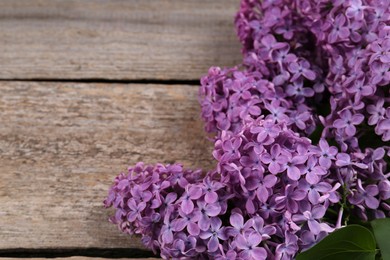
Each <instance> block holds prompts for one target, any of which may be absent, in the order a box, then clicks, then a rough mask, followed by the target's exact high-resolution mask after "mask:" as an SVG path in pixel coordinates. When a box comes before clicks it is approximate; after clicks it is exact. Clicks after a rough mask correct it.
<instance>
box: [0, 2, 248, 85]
mask: <svg viewBox="0 0 390 260" xmlns="http://www.w3.org/2000/svg"><path fill="white" fill-rule="evenodd" d="M238 6H239V0H213V1H208V0H158V1H157V0H126V1H125V0H111V1H104V0H93V1H80V0H66V1H63V0H17V1H16V0H2V1H0V47H1V51H0V66H1V70H0V79H1V78H2V79H37V78H40V79H91V78H92V79H117V80H134V79H164V80H168V79H174V80H185V79H191V80H195V79H199V77H200V76H201V75H203V74H205V73H206V72H207V70H208V68H209V67H210V66H222V67H225V66H234V65H236V64H238V63H239V62H240V61H241V55H240V51H239V50H240V45H239V43H238V41H237V39H236V36H235V32H234V27H233V19H234V14H235V12H236V11H237V9H238Z"/></svg>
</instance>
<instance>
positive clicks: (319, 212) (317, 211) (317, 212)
mask: <svg viewBox="0 0 390 260" xmlns="http://www.w3.org/2000/svg"><path fill="white" fill-rule="evenodd" d="M325 213H326V208H325V207H324V206H319V207H314V208H313V209H312V212H311V214H312V216H313V218H315V219H320V218H322V217H323V216H324V215H325Z"/></svg>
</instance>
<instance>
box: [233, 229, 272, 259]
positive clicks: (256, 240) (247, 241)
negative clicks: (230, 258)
mask: <svg viewBox="0 0 390 260" xmlns="http://www.w3.org/2000/svg"><path fill="white" fill-rule="evenodd" d="M235 242H236V246H237V248H238V249H240V250H243V251H241V252H240V256H241V257H242V258H243V259H254V260H261V259H266V258H267V251H265V249H264V248H262V247H258V245H259V244H260V242H261V236H260V235H259V234H257V233H255V232H250V233H248V234H244V235H241V234H239V235H237V237H236V239H235Z"/></svg>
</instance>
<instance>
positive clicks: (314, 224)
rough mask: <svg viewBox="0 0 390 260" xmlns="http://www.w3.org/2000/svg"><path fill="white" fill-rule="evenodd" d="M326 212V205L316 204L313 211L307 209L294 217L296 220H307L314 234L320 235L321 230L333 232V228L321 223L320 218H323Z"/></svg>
mask: <svg viewBox="0 0 390 260" xmlns="http://www.w3.org/2000/svg"><path fill="white" fill-rule="evenodd" d="M325 212H326V208H325V207H324V206H315V207H313V208H312V209H311V211H305V212H303V213H302V214H296V215H293V217H292V219H293V221H295V222H298V223H300V222H302V221H305V222H306V223H307V225H308V227H309V229H310V231H311V232H312V233H313V234H314V235H318V234H319V233H320V232H321V231H325V232H328V233H329V232H332V231H333V229H332V228H331V227H329V225H327V224H326V223H319V222H318V220H319V219H321V218H322V217H323V216H324V215H325Z"/></svg>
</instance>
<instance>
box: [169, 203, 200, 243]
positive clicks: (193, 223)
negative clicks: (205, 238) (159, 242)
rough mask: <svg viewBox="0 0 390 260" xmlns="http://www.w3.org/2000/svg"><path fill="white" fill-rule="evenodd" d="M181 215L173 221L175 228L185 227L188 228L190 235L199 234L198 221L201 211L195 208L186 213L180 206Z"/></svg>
mask: <svg viewBox="0 0 390 260" xmlns="http://www.w3.org/2000/svg"><path fill="white" fill-rule="evenodd" d="M179 215H180V217H179V218H177V219H175V220H173V221H172V225H173V226H174V227H175V230H176V231H182V230H183V229H184V228H187V231H188V233H189V234H190V235H192V236H197V235H199V233H200V228H199V226H198V223H197V222H198V221H199V219H200V217H201V213H200V211H199V210H195V211H192V212H191V213H189V214H186V213H184V212H183V211H182V210H181V209H180V208H179Z"/></svg>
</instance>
